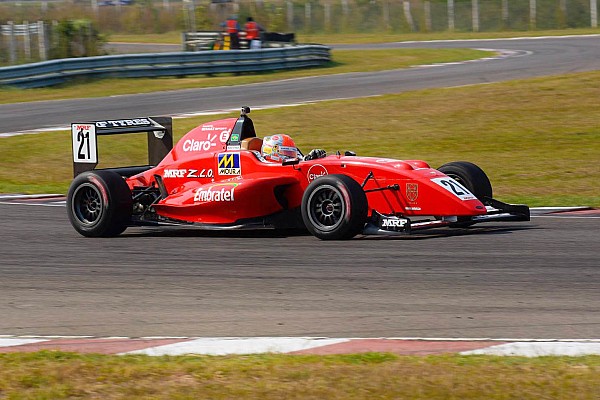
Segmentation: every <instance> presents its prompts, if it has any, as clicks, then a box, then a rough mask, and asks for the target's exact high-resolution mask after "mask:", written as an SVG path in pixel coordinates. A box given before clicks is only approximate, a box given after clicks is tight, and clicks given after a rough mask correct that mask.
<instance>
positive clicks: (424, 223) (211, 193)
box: [67, 107, 529, 240]
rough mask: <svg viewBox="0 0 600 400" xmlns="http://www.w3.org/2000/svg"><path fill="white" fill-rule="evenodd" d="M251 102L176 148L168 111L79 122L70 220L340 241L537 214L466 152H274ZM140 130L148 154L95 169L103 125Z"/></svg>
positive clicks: (107, 230)
mask: <svg viewBox="0 0 600 400" xmlns="http://www.w3.org/2000/svg"><path fill="white" fill-rule="evenodd" d="M249 112H250V109H249V108H247V107H244V108H243V109H242V113H241V116H240V117H239V118H229V119H222V120H219V121H213V122H209V123H205V124H203V125H200V126H198V127H196V128H194V129H192V130H191V131H190V132H188V133H187V134H186V135H185V136H183V138H181V140H179V142H178V143H177V144H176V145H175V146H174V147H173V145H172V133H171V130H172V128H171V124H172V121H171V119H170V118H166V117H146V118H133V119H122V120H106V121H96V122H88V123H73V124H72V138H73V160H74V164H73V165H74V175H75V179H74V180H73V182H72V184H71V186H70V188H69V193H68V197H67V212H68V216H69V219H70V221H71V224H72V225H73V227H74V228H75V230H76V231H77V232H79V233H80V234H82V235H83V236H88V237H109V236H117V235H119V234H120V233H122V232H123V231H124V230H125V229H126V228H127V227H133V226H190V227H197V228H201V229H209V230H210V229H212V230H217V229H218V230H221V229H265V228H267V229H298V228H300V229H306V230H308V231H309V232H310V233H311V234H313V235H314V236H316V237H317V238H320V239H326V240H327V239H334V240H336V239H350V238H352V237H354V236H356V235H357V234H361V233H362V234H389V235H393V234H406V233H410V232H412V231H416V230H420V229H426V228H432V227H440V226H449V227H468V226H471V225H473V224H476V223H480V222H486V221H501V220H502V221H528V220H529V208H528V207H527V206H525V205H510V204H505V203H502V202H500V201H497V200H494V199H493V198H492V186H491V184H490V181H489V179H488V177H487V176H486V174H485V173H484V172H483V171H482V170H481V169H480V168H479V167H477V166H476V165H474V164H472V163H469V162H463V161H459V162H451V163H448V164H445V165H442V166H441V167H440V168H438V169H433V168H431V167H430V166H429V165H428V164H427V163H426V162H425V161H419V160H395V159H391V158H374V157H358V156H356V155H355V153H353V152H350V151H346V152H345V153H344V154H340V153H339V152H337V153H336V154H333V155H328V156H327V155H326V154H325V152H324V151H312V152H310V153H309V154H307V156H303V155H302V153H301V152H300V151H299V150H298V149H296V148H293V149H292V150H294V151H296V150H297V153H296V154H297V156H296V157H294V158H283V157H282V158H281V159H280V161H277V162H274V161H273V160H272V159H269V160H267V159H265V156H264V153H261V151H260V150H261V147H264V146H263V139H260V138H258V137H257V136H256V132H255V129H254V124H253V122H252V120H251V119H250V118H249V116H248V115H247V114H248V113H249ZM135 132H147V135H148V151H149V165H145V166H136V167H121V168H110V169H94V168H95V167H96V165H97V161H98V149H97V140H96V138H97V136H98V135H104V134H107V135H110V134H120V133H135ZM265 140H266V138H265ZM271 150H273V151H276V150H277V149H271Z"/></svg>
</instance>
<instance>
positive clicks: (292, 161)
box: [281, 158, 300, 166]
mask: <svg viewBox="0 0 600 400" xmlns="http://www.w3.org/2000/svg"><path fill="white" fill-rule="evenodd" d="M299 163H300V159H299V158H289V159H287V160H283V162H282V163H281V165H283V166H286V165H298V164H299Z"/></svg>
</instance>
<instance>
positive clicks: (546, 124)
mask: <svg viewBox="0 0 600 400" xmlns="http://www.w3.org/2000/svg"><path fill="white" fill-rule="evenodd" d="M599 81H600V72H588V73H578V74H569V75H563V76H556V77H545V78H536V79H530V80H521V81H513V82H507V83H497V84H488V85H474V86H467V87H459V88H448V89H436V90H433V89H432V90H421V91H415V92H409V93H403V94H397V95H386V96H380V97H373V98H365V99H354V100H347V101H331V102H322V103H318V104H311V105H304V106H299V107H294V108H282V109H274V110H262V111H255V112H254V113H253V114H252V116H253V120H254V124H255V126H256V129H257V132H258V135H259V136H266V135H268V134H272V133H275V132H280V133H289V134H290V135H292V137H293V138H294V139H295V140H296V144H297V145H298V146H299V147H300V148H301V149H302V150H303V151H305V152H306V151H307V150H310V149H311V148H315V147H320V148H325V149H326V150H327V151H328V152H330V153H331V152H333V151H336V150H341V151H344V150H354V151H356V152H357V153H358V154H359V155H368V156H387V157H394V158H399V159H423V160H425V161H428V162H429V163H430V164H431V166H433V167H439V166H440V165H441V164H443V163H445V162H449V161H457V160H467V161H472V162H474V163H476V164H478V165H480V166H481V167H482V168H483V169H484V170H485V171H486V172H487V173H488V175H489V176H490V179H491V180H492V184H493V185H494V194H495V196H496V197H497V198H498V199H500V200H505V201H511V202H525V203H527V204H529V205H531V206H541V205H556V206H558V205H589V206H600V164H599V163H598V161H599V158H598V155H599V154H600V125H599V124H598V121H600V86H598V82H599ZM582 99H585V101H582ZM227 116H228V117H231V116H235V114H233V113H232V114H229V115H227ZM340 116H344V118H340ZM219 118H221V116H204V117H196V118H190V119H178V120H175V121H174V126H175V131H176V132H175V133H176V138H178V137H180V136H181V135H183V134H184V133H185V132H187V131H188V130H190V129H191V128H193V127H194V126H196V125H198V124H200V123H202V122H206V121H210V120H215V119H219ZM307 121H310V122H307ZM349 121H351V123H349ZM132 136H134V137H132ZM132 136H130V137H112V136H111V137H102V138H101V141H100V142H99V149H100V160H101V161H103V163H102V165H101V166H117V165H135V164H139V163H143V162H144V154H145V153H144V152H145V150H144V149H145V144H144V138H143V136H140V135H132ZM135 136H137V137H135ZM70 146H71V144H70V136H69V133H66V132H58V133H57V132H55V133H44V134H39V135H24V136H18V137H13V138H3V139H0V193H1V192H5V193H6V192H31V193H37V192H58V193H65V192H66V190H67V187H68V184H69V182H70V180H71V179H72V175H71V174H72V170H71V168H72V166H71V159H72V156H71V147H70ZM15 166H18V169H17V168H15Z"/></svg>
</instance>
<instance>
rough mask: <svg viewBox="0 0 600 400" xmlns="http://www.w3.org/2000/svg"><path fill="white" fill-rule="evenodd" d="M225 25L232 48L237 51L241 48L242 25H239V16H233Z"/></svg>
mask: <svg viewBox="0 0 600 400" xmlns="http://www.w3.org/2000/svg"><path fill="white" fill-rule="evenodd" d="M221 25H224V28H225V32H226V33H227V35H229V43H230V48H231V49H232V50H236V49H239V48H240V36H239V32H240V24H238V21H237V16H235V15H232V16H230V17H229V18H227V20H226V21H225V22H224V23H223V24H221Z"/></svg>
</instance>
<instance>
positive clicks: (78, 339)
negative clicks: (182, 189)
mask: <svg viewBox="0 0 600 400" xmlns="http://www.w3.org/2000/svg"><path fill="white" fill-rule="evenodd" d="M65 203H66V199H65V197H64V196H63V195H59V194H45V195H19V194H4V195H2V194H0V204H13V205H29V206H45V207H64V206H65ZM531 213H532V218H600V209H595V208H590V207H538V208H532V209H531ZM40 350H60V351H73V352H80V353H102V354H145V355H150V356H162V355H171V356H177V355H185V354H198V355H229V354H258V353H283V354H317V355H328V354H349V353H363V352H390V353H396V354H402V355H432V354H446V353H459V354H462V355H471V354H486V355H498V356H526V357H538V356H550V355H554V356H583V355H600V339H585V340H584V339H572V340H570V339H531V338H529V339H527V338H518V339H517V338H513V339H511V338H505V339H491V338H418V337H414V338H411V337H402V338H327V337H140V338H130V337H92V336H35V335H27V336H13V335H0V353H12V352H33V351H40Z"/></svg>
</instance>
